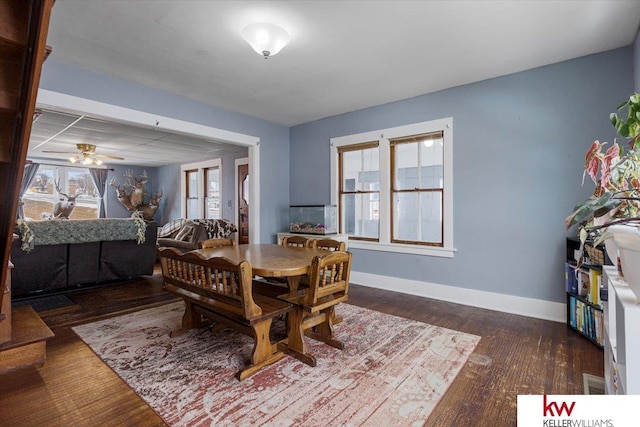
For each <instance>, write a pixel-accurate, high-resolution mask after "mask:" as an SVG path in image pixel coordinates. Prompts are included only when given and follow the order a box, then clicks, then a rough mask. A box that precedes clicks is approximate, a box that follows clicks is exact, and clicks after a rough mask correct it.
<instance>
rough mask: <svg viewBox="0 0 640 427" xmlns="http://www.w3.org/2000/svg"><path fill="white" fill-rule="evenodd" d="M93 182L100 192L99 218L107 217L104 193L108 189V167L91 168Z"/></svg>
mask: <svg viewBox="0 0 640 427" xmlns="http://www.w3.org/2000/svg"><path fill="white" fill-rule="evenodd" d="M89 173H91V178H93V183H94V184H95V185H96V190H98V194H100V216H99V217H98V218H106V217H107V211H106V210H105V208H104V193H105V192H106V191H107V175H108V173H109V171H108V170H107V169H93V168H91V169H89Z"/></svg>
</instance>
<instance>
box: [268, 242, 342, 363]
mask: <svg viewBox="0 0 640 427" xmlns="http://www.w3.org/2000/svg"><path fill="white" fill-rule="evenodd" d="M350 273H351V253H350V252H334V253H332V254H329V255H325V256H321V257H320V256H316V257H314V258H313V262H312V264H311V275H310V283H309V288H307V289H300V290H298V291H297V292H294V293H290V294H287V295H281V296H280V297H278V298H279V299H281V300H284V301H287V302H289V303H291V304H293V310H292V311H291V312H289V319H288V337H287V339H286V340H285V341H282V342H280V343H279V344H278V350H281V351H283V352H285V353H287V354H289V355H291V356H293V357H295V358H296V359H298V360H300V361H302V362H304V363H306V364H307V365H309V366H316V358H315V357H314V356H313V355H311V354H309V353H307V351H306V346H305V343H304V337H305V335H306V336H308V337H310V338H313V339H316V340H319V341H323V342H325V343H327V344H328V345H330V346H332V347H335V348H338V349H340V350H342V349H344V343H343V342H342V341H339V340H337V339H336V338H335V337H334V332H333V325H334V322H333V319H334V313H335V306H336V305H337V304H339V303H341V302H343V301H346V300H347V298H348V290H349V275H350Z"/></svg>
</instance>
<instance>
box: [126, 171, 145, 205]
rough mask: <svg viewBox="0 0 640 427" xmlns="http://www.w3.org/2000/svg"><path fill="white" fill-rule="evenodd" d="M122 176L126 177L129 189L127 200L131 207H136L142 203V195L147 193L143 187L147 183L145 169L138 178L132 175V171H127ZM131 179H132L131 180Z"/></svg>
mask: <svg viewBox="0 0 640 427" xmlns="http://www.w3.org/2000/svg"><path fill="white" fill-rule="evenodd" d="M124 177H125V178H127V183H128V187H129V188H130V189H131V193H130V194H129V201H130V202H131V205H132V206H133V207H135V208H137V207H138V206H140V205H142V204H143V203H144V197H145V196H146V195H147V190H146V189H145V188H144V185H145V184H146V183H147V171H142V175H140V178H136V177H135V176H133V172H132V171H127V172H125V174H124ZM131 179H133V182H132V181H131Z"/></svg>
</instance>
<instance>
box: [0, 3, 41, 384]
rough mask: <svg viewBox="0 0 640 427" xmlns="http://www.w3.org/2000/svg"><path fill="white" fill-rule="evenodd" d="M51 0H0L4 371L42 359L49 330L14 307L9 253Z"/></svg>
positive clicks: (0, 351)
mask: <svg viewBox="0 0 640 427" xmlns="http://www.w3.org/2000/svg"><path fill="white" fill-rule="evenodd" d="M52 6H53V0H31V1H24V0H2V1H0V183H2V191H0V239H1V243H0V268H1V271H2V274H1V275H0V286H1V287H2V289H1V292H0V307H1V309H2V311H1V312H0V373H3V372H7V371H10V370H13V369H17V368H20V367H24V366H29V365H33V364H41V363H43V362H44V360H45V358H46V340H47V339H48V338H50V337H52V336H53V333H51V330H50V329H49V328H48V327H47V326H46V325H45V324H44V322H42V320H40V317H39V316H38V315H37V314H36V313H35V312H34V311H33V310H32V309H30V308H23V309H17V310H12V309H11V275H10V273H9V271H10V265H11V264H10V260H9V254H10V251H11V242H12V240H13V228H14V225H15V220H16V211H17V208H18V198H19V196H20V184H21V181H22V174H23V171H24V165H25V161H26V158H27V148H28V146H29V136H30V134H31V124H32V121H33V113H34V109H35V103H36V95H37V91H38V85H39V82H40V72H41V70H42V63H43V62H44V59H45V56H46V52H47V46H46V38H47V31H48V28H49V18H50V16H51V7H52Z"/></svg>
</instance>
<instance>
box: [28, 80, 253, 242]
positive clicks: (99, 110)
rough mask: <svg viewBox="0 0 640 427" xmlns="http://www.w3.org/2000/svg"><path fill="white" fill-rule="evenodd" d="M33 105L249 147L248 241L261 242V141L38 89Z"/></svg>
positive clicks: (240, 134) (235, 133)
mask: <svg viewBox="0 0 640 427" xmlns="http://www.w3.org/2000/svg"><path fill="white" fill-rule="evenodd" d="M36 104H37V105H38V107H40V108H44V109H47V108H50V109H54V110H56V111H66V112H71V113H79V114H89V115H90V116H92V117H96V118H101V119H105V120H110V121H114V122H118V123H126V124H131V125H137V126H144V127H150V128H155V129H160V130H166V131H169V132H172V133H178V134H183V135H189V136H193V137H200V138H206V139H213V140H215V141H218V142H224V143H228V144H233V145H240V146H245V147H248V149H249V160H250V161H249V187H250V190H249V191H250V193H249V203H250V205H251V206H252V212H253V215H251V216H249V238H250V239H251V241H252V242H255V243H260V185H259V182H260V180H259V177H260V138H258V137H256V136H251V135H245V134H242V133H237V132H232V131H227V130H224V129H218V128H214V127H210V126H204V125H200V124H197V123H192V122H186V121H184V120H178V119H172V118H170V117H165V116H159V115H155V114H150V113H146V112H144V111H138V110H132V109H130V108H126V107H121V106H118V105H112V104H106V103H104V102H99V101H93V100H91V99H85V98H79V97H77V96H72V95H67V94H64V93H60V92H53V91H50V90H46V89H39V90H38V98H37V100H36Z"/></svg>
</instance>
